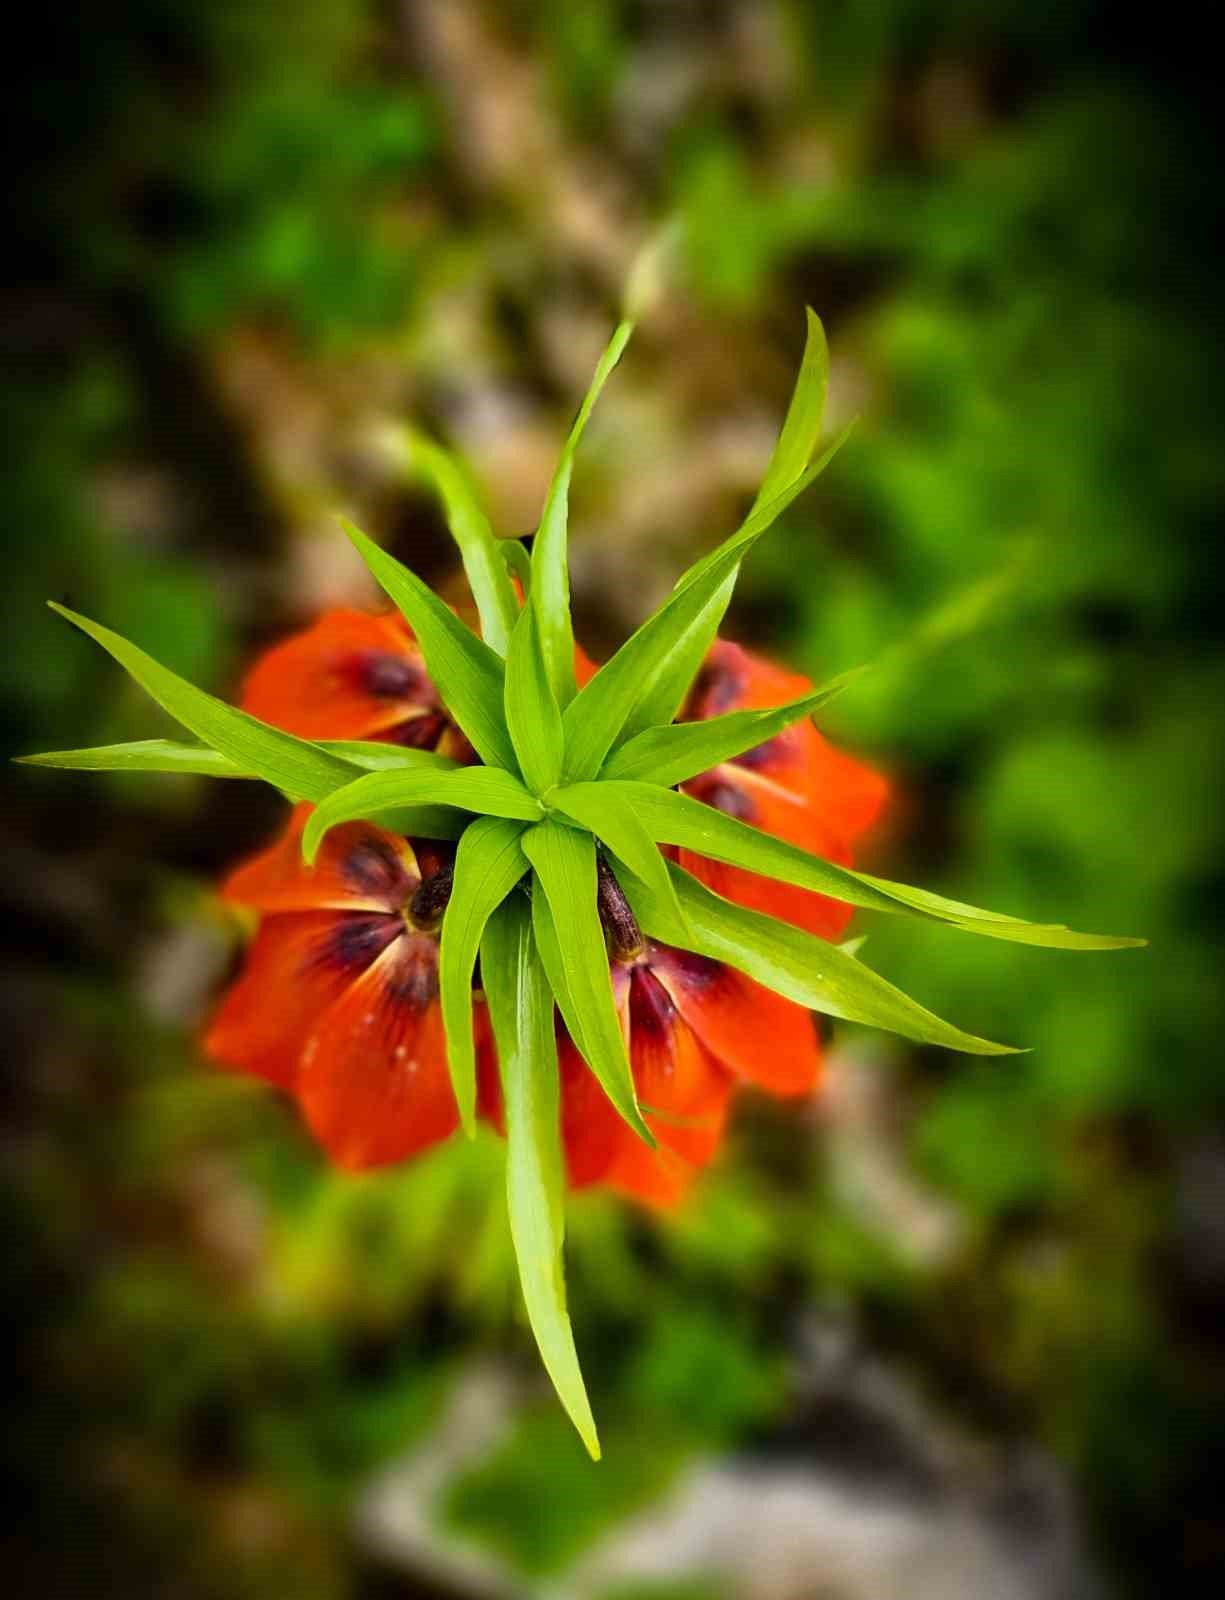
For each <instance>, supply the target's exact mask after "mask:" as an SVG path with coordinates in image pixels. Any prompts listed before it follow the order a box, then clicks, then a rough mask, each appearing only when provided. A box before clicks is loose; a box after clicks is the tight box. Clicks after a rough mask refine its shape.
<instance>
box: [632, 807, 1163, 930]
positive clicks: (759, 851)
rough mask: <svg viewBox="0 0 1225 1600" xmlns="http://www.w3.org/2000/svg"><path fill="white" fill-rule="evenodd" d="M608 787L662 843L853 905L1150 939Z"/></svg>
mask: <svg viewBox="0 0 1225 1600" xmlns="http://www.w3.org/2000/svg"><path fill="white" fill-rule="evenodd" d="M601 787H604V786H603V785H601ZM608 787H609V788H615V789H620V790H622V792H623V794H624V797H625V799H626V800H627V801H628V803H629V804H630V805H632V806H633V808H634V810H635V811H636V812H637V813H638V816H639V818H640V819H641V821H642V823H643V825H644V826H645V828H646V830H647V832H648V833H649V834H650V835H651V837H652V838H653V839H655V841H656V842H657V843H659V844H674V845H680V846H681V848H682V849H685V850H693V851H694V852H695V853H696V854H698V855H703V856H708V857H710V858H711V859H712V860H715V861H724V862H727V863H728V864H729V865H731V866H736V867H743V868H745V869H746V871H749V872H760V873H763V874H764V875H765V876H767V877H771V878H777V879H780V880H781V881H782V882H783V883H791V884H795V885H796V886H797V887H799V888H801V889H812V890H814V891H815V892H816V893H817V894H825V895H831V896H832V897H833V898H834V899H836V900H843V901H845V902H846V903H847V904H848V905H853V906H861V907H863V908H864V909H866V910H869V911H888V912H892V913H894V914H898V913H904V914H908V915H911V916H918V917H923V918H925V919H926V920H927V921H929V922H939V923H944V924H946V925H947V926H949V927H952V928H960V929H961V930H962V931H963V932H965V933H977V934H981V935H982V936H983V937H984V938H987V939H1006V940H1008V941H1010V942H1011V943H1013V944H1033V945H1044V946H1049V947H1051V948H1054V949H1060V950H1121V949H1127V948H1131V947H1135V946H1137V945H1142V944H1143V943H1144V941H1143V940H1142V939H1125V938H1116V937H1115V936H1113V935H1110V934H1097V933H1074V932H1073V931H1072V930H1071V929H1069V928H1064V927H1061V926H1058V925H1056V924H1047V923H1032V922H1022V921H1021V920H1019V919H1018V918H1016V917H1006V916H1003V915H1001V914H1000V913H998V912H994V911H980V910H979V909H978V908H977V907H976V906H967V905H962V904H961V903H960V902H959V901H956V900H946V899H945V898H944V897H943V896H942V895H937V894H929V893H928V892H927V891H926V890H924V889H913V888H911V887H910V885H909V884H904V883H891V882H890V881H889V880H888V879H887V878H873V877H869V875H868V874H867V873H863V872H855V871H853V870H852V869H851V868H850V867H839V866H836V865H835V864H834V863H833V862H832V861H824V860H822V858H821V857H820V856H814V855H810V854H809V853H808V851H807V850H801V849H800V848H799V846H798V845H794V844H789V843H788V842H787V840H785V839H777V838H775V837H774V835H773V834H769V833H763V832H762V831H761V830H760V829H759V828H754V827H752V826H750V824H749V823H747V822H741V821H740V820H739V819H738V818H736V817H729V816H728V815H727V814H726V813H725V812H722V811H719V810H717V809H716V808H715V807H714V806H709V805H706V804H705V803H704V802H703V801H701V800H695V799H693V797H692V796H690V795H685V794H677V793H675V792H674V791H673V790H671V789H660V788H658V787H656V785H654V784H649V783H624V784H623V783H621V782H620V781H618V780H612V781H611V782H610V783H609V785H608Z"/></svg>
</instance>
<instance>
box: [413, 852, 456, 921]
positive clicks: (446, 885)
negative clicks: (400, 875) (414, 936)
mask: <svg viewBox="0 0 1225 1600" xmlns="http://www.w3.org/2000/svg"><path fill="white" fill-rule="evenodd" d="M454 879H455V869H454V867H452V866H445V867H441V868H439V870H438V871H437V872H434V873H431V875H430V876H429V877H428V878H422V880H421V882H420V883H419V884H418V885H417V891H416V893H415V894H414V895H413V897H412V899H411V900H410V901H409V902H408V918H409V921H410V922H411V923H412V925H413V927H414V928H418V929H420V930H421V931H422V932H423V933H431V932H433V930H434V929H435V928H436V927H437V926H438V924H439V923H440V922H441V921H442V914H443V912H444V911H445V910H446V909H447V901H448V900H450V898H451V885H452V883H453V882H454Z"/></svg>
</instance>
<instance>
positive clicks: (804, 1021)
mask: <svg viewBox="0 0 1225 1600" xmlns="http://www.w3.org/2000/svg"><path fill="white" fill-rule="evenodd" d="M651 970H652V972H654V974H655V976H656V977H657V978H658V979H659V981H660V982H661V983H662V984H663V986H664V988H665V989H667V991H668V993H669V995H670V996H671V997H672V999H673V1000H674V1001H675V1003H676V1006H677V1008H678V1010H679V1011H680V1014H681V1016H682V1017H683V1018H684V1019H685V1021H686V1022H687V1023H688V1025H689V1026H690V1027H691V1028H692V1029H693V1031H694V1033H695V1034H696V1035H697V1037H698V1038H699V1039H700V1040H701V1042H702V1044H703V1045H705V1047H706V1049H707V1050H709V1051H710V1053H711V1055H713V1056H714V1057H715V1058H716V1059H717V1060H718V1061H720V1062H721V1063H722V1064H723V1066H725V1067H726V1068H727V1069H728V1070H729V1071H731V1072H734V1073H736V1074H737V1076H738V1077H741V1078H746V1079H747V1080H748V1081H749V1082H751V1083H755V1084H757V1085H758V1086H759V1087H760V1088H762V1089H767V1090H769V1092H770V1093H771V1094H777V1095H800V1094H807V1093H808V1092H809V1090H811V1089H812V1087H813V1085H814V1084H815V1083H816V1081H817V1079H818V1077H819V1076H820V1073H821V1047H820V1041H819V1040H818V1038H817V1030H816V1028H815V1027H814V1026H813V1020H812V1016H811V1014H810V1013H809V1012H808V1011H806V1010H805V1008H804V1007H803V1006H800V1005H796V1003H795V1002H794V1001H793V1000H786V999H784V998H783V996H782V995H778V994H775V993H774V992H773V990H771V989H767V988H765V987H764V986H763V985H762V984H760V983H756V982H755V981H754V980H753V979H752V978H749V977H746V976H745V974H744V973H742V972H737V971H736V970H735V968H734V967H727V966H724V965H723V964H722V963H721V962H719V961H711V960H709V959H708V958H707V957H706V956H698V955H692V954H691V953H690V952H689V951H687V950H672V949H669V948H668V947H667V946H664V945H652V946H651Z"/></svg>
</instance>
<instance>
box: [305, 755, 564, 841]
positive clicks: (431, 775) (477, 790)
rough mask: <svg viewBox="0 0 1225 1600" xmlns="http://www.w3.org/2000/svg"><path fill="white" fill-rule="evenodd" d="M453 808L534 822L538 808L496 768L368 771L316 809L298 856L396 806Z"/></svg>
mask: <svg viewBox="0 0 1225 1600" xmlns="http://www.w3.org/2000/svg"><path fill="white" fill-rule="evenodd" d="M412 805H443V806H456V807H458V809H459V810H461V811H471V812H474V813H476V814H478V815H485V816H493V817H512V818H517V819H518V820H519V821H521V822H533V821H535V820H537V819H538V818H539V817H540V816H541V814H542V813H541V809H540V804H539V802H538V801H537V800H535V799H533V798H532V796H531V795H530V794H529V793H528V792H527V790H526V789H525V788H524V787H523V785H522V784H521V783H520V782H519V780H518V779H517V778H514V777H512V776H511V774H510V773H509V772H502V771H500V770H499V769H498V768H496V767H460V768H458V769H457V770H456V771H454V772H368V773H366V774H365V776H364V777H361V778H356V779H355V780H354V781H353V782H352V783H349V784H346V786H345V787H344V788H343V789H340V790H337V791H336V792H335V793H334V794H332V795H329V796H328V797H327V798H326V799H325V800H323V801H321V803H320V804H319V805H318V806H316V807H315V809H314V811H312V812H311V814H310V817H309V818H308V819H307V823H306V827H305V828H304V829H303V831H302V854H303V857H304V858H305V859H306V860H307V861H309V862H313V861H314V859H315V857H316V856H317V855H318V853H319V846H320V845H321V844H322V842H323V837H324V835H325V834H326V833H327V831H328V829H329V828H334V827H336V826H337V824H338V823H341V822H355V821H357V820H359V819H361V820H364V821H367V822H374V821H377V820H378V819H379V818H380V817H381V816H383V815H384V814H386V813H387V812H391V811H395V810H396V808H397V807H400V806H412Z"/></svg>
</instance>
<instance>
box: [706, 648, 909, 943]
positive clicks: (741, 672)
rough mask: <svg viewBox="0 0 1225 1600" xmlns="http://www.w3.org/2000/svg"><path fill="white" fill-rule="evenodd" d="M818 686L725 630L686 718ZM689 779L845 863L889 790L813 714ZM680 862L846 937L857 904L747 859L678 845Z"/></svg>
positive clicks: (766, 908)
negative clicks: (738, 863) (726, 859)
mask: <svg viewBox="0 0 1225 1600" xmlns="http://www.w3.org/2000/svg"><path fill="white" fill-rule="evenodd" d="M811 689H812V684H811V682H810V681H809V680H808V679H807V678H802V677H800V676H798V674H796V673H792V672H785V671H784V670H783V669H782V668H781V667H776V666H773V665H772V664H771V663H770V662H768V661H763V660H762V658H761V657H760V656H755V655H751V654H750V653H749V652H748V651H747V650H742V649H741V648H740V646H739V645H736V644H729V643H728V642H726V641H725V640H723V639H720V640H719V641H718V642H717V643H716V644H715V645H714V647H713V648H712V649H711V652H710V654H709V655H708V656H707V658H706V662H705V664H704V666H703V667H702V671H701V673H700V674H699V676H698V680H697V682H696V684H695V685H694V688H693V692H692V694H691V695H690V697H689V703H688V705H687V706H686V707H685V710H684V711H683V712H682V720H684V721H690V722H696V721H701V720H702V719H703V718H706V717H716V716H721V715H722V714H723V713H724V712H727V711H756V710H760V709H764V708H766V707H767V706H778V705H782V704H783V703H784V701H787V700H794V699H798V698H799V697H800V696H801V695H804V694H807V693H809V692H810V691H811ZM683 788H684V790H685V792H686V793H687V794H691V795H693V796H695V798H697V799H698V800H703V801H705V802H706V804H707V805H711V806H715V807H716V808H717V809H718V810H720V811H725V812H727V813H728V815H729V816H733V817H738V818H739V819H740V820H741V821H742V822H749V823H752V825H753V826H754V827H755V828H761V829H762V830H763V831H764V832H766V833H772V834H774V835H775V836H776V837H777V838H780V839H786V840H788V841H789V842H790V843H791V844H796V845H799V846H800V847H801V849H804V850H808V851H810V852H811V853H812V854H813V855H817V856H822V857H824V859H825V860H827V861H834V862H837V863H838V865H839V866H844V867H849V866H850V865H851V846H852V844H853V843H854V842H855V840H856V839H858V838H859V836H860V835H861V834H862V833H864V832H865V831H866V829H868V828H869V827H870V826H871V825H872V823H873V822H875V820H876V818H877V817H878V815H879V814H880V810H881V807H882V806H883V805H884V803H885V797H886V794H887V793H888V786H887V784H886V783H885V780H884V779H883V778H882V777H881V776H880V775H879V773H875V772H872V771H871V770H870V769H869V768H867V767H865V766H862V765H861V764H860V763H859V762H858V761H856V760H855V759H854V758H853V757H851V756H848V755H844V754H843V753H842V752H841V751H840V750H835V749H834V747H833V745H831V744H829V743H828V741H827V740H825V739H823V738H822V737H821V735H820V734H819V733H818V732H817V730H816V728H814V727H813V725H812V723H811V721H810V720H809V719H808V718H807V717H805V718H804V719H803V720H801V721H800V722H794V723H792V725H791V726H790V727H789V728H785V729H784V730H783V732H782V733H778V734H775V736H774V738H773V739H770V740H768V741H767V742H766V743H765V744H762V745H758V746H757V748H756V749H755V750H747V751H746V752H745V753H744V755H741V756H737V757H736V758H735V759H734V760H732V761H727V762H724V763H723V765H722V766H719V767H715V768H714V769H713V771H711V772H704V773H702V774H701V775H700V776H699V777H697V778H693V779H691V780H690V781H689V782H688V783H686V784H684V785H683ZM680 863H681V865H682V866H683V867H685V868H686V869H687V870H688V871H689V872H692V873H693V874H694V876H695V877H697V878H700V879H701V880H702V882H703V883H705V884H706V885H707V887H708V888H711V889H713V890H714V891H715V892H716V894H721V895H724V896H726V898H727V899H729V900H735V901H737V902H738V903H739V904H740V905H742V906H748V907H749V908H750V909H751V910H753V911H761V912H764V913H765V914H766V915H767V916H772V917H778V918H780V919H781V920H782V921H784V922H791V923H794V924H795V926H796V927H797V928H804V929H806V930H807V931H808V932H809V933H814V934H816V935H818V937H820V938H822V939H837V938H839V937H840V936H841V934H842V932H843V931H844V929H845V928H846V925H847V923H848V922H849V921H850V918H851V907H850V906H848V905H844V904H843V903H842V902H841V901H839V900H830V899H827V898H826V896H825V895H820V894H814V893H813V892H812V890H810V889H797V888H794V887H792V886H791V885H790V884H786V883H777V882H775V881H774V880H773V879H771V878H763V877H761V876H760V874H758V873H756V872H746V871H745V870H744V868H743V867H731V866H726V865H724V864H723V863H722V862H718V861H707V860H705V859H704V858H703V857H702V856H697V855H694V854H693V853H692V852H691V851H688V850H682V851H681V852H680Z"/></svg>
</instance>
